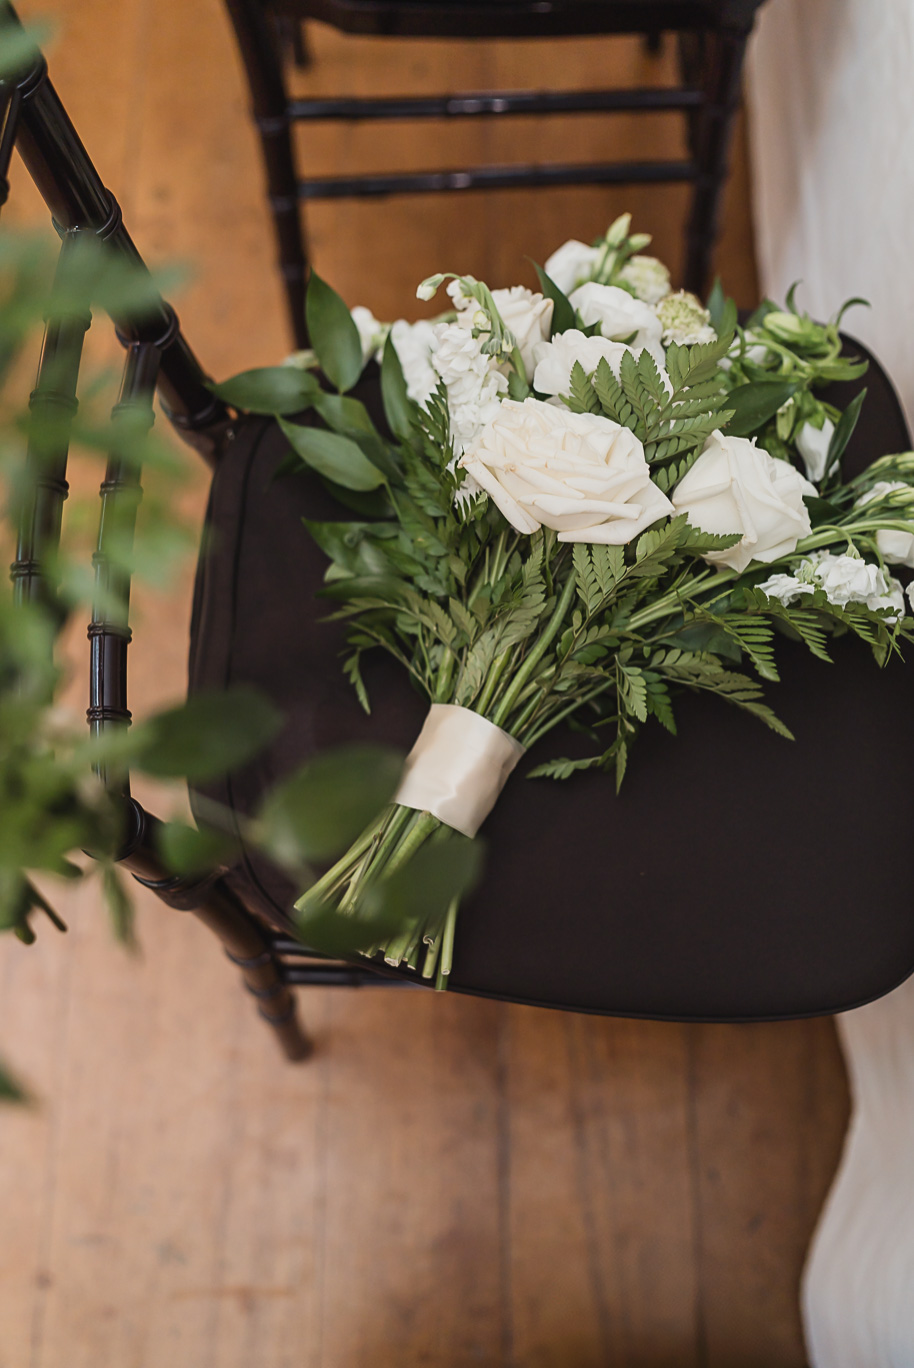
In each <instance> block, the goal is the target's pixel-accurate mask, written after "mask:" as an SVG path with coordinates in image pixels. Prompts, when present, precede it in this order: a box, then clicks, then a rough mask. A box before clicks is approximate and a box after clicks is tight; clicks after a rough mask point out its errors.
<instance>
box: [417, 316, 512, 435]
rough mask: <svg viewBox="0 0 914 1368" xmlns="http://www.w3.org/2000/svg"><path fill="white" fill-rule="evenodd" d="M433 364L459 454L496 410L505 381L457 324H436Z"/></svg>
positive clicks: (476, 340)
mask: <svg viewBox="0 0 914 1368" xmlns="http://www.w3.org/2000/svg"><path fill="white" fill-rule="evenodd" d="M432 365H433V366H434V368H435V371H436V372H437V374H438V375H439V376H440V378H441V379H442V380H443V381H444V383H445V386H446V387H447V400H448V410H449V412H450V415H451V439H452V442H453V446H454V451H455V452H456V453H457V454H458V455H459V454H460V453H461V452H463V451H464V450H465V449H466V448H467V446H469V444H470V443H471V442H472V441H473V440H474V438H475V437H476V434H477V433H478V432H479V430H480V428H482V427H484V426H485V424H486V423H489V422H491V421H492V419H493V418H494V417H495V416H496V414H497V413H498V410H499V405H500V397H499V396H500V395H502V394H504V393H505V392H506V391H507V388H508V381H507V380H506V378H505V377H504V376H503V375H502V374H501V372H500V371H498V370H497V369H496V367H495V362H494V358H493V357H491V356H486V355H485V353H484V352H483V350H482V339H481V338H478V337H474V336H473V335H472V333H470V332H468V331H467V330H466V328H462V327H461V326H460V324H459V323H438V324H437V325H436V326H435V344H434V350H433V352H432Z"/></svg>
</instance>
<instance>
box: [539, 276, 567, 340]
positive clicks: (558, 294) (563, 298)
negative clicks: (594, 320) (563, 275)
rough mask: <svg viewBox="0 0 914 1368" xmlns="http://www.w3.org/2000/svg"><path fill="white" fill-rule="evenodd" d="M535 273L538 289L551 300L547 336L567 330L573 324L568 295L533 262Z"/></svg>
mask: <svg viewBox="0 0 914 1368" xmlns="http://www.w3.org/2000/svg"><path fill="white" fill-rule="evenodd" d="M533 266H534V269H535V270H536V274H537V276H538V277H539V282H540V289H541V290H542V292H543V296H544V298H546V299H551V300H552V322H551V324H550V327H549V336H550V337H554V336H555V334H556V333H563V332H567V331H568V329H569V328H573V327H574V326H575V316H574V308H573V307H572V304H571V301H570V300H569V298H568V296H567V295H566V294H565V293H564V292H563V291H562V290H560V289H559V287H558V285H556V283H555V281H554V280H553V279H552V277H551V276H548V275H547V274H546V272H545V271H544V270H543V268H542V266H538V265H537V264H536V262H534V263H533Z"/></svg>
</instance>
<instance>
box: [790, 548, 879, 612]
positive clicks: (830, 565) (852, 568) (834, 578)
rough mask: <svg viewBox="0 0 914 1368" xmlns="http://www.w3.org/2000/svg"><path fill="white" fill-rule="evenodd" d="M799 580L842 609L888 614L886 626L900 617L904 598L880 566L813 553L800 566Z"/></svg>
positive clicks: (856, 558) (861, 560)
mask: <svg viewBox="0 0 914 1368" xmlns="http://www.w3.org/2000/svg"><path fill="white" fill-rule="evenodd" d="M798 573H799V575H800V577H801V578H805V577H807V576H808V577H809V578H810V579H811V580H812V582H813V583H814V584H815V585H817V586H819V587H821V588H822V589H824V590H825V596H826V598H827V599H828V601H829V603H833V604H835V606H836V607H838V608H843V607H844V606H845V605H846V604H848V603H863V604H865V605H866V607H867V608H870V609H872V610H873V611H879V610H880V609H881V610H883V611H885V612H891V613H892V614H893V616H892V617H891V618H890V619H889V621H890V622H897V621H898V620H899V618H901V617H903V616H904V595H903V593H902V589H901V585H900V584H899V582H898V580H897V579H894V578H893V577H892V576H891V575H887V574H886V572H885V571H884V570H883V569H882V567H881V566H880V565H874V564H873V563H872V562H871V561H865V560H864V559H863V558H862V557H861V556H856V555H854V556H852V555H848V554H846V553H845V554H844V555H840V556H836V555H834V554H833V553H832V552H830V551H813V552H812V554H811V555H810V556H808V557H807V558H806V560H805V561H804V562H803V564H802V565H801V566H800V570H799V572H798Z"/></svg>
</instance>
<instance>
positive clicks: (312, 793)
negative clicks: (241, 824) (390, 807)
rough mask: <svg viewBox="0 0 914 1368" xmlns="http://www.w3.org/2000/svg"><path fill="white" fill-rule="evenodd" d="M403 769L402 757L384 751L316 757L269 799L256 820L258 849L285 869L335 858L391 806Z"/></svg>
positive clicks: (363, 748)
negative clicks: (388, 804) (366, 826)
mask: <svg viewBox="0 0 914 1368" xmlns="http://www.w3.org/2000/svg"><path fill="white" fill-rule="evenodd" d="M402 769H403V756H402V754H401V752H400V751H397V750H394V749H393V748H391V747H389V746H378V745H367V744H365V745H348V746H340V747H337V748H336V749H334V750H332V751H328V752H325V753H323V754H321V755H318V756H316V757H315V758H314V759H313V760H311V761H309V762H308V763H307V764H306V765H304V766H303V767H302V768H301V769H300V770H299V771H298V772H297V773H296V774H295V775H293V776H292V777H291V778H290V779H287V780H285V781H284V782H283V783H280V784H279V785H277V786H276V788H274V789H273V791H272V792H271V793H270V795H269V797H268V798H267V800H266V802H265V804H264V806H263V808H262V809H261V812H260V814H259V817H258V825H259V827H260V836H259V839H260V844H261V846H262V847H263V848H264V849H265V850H266V851H267V852H268V853H269V854H271V855H272V856H273V858H274V859H276V860H277V861H278V862H279V863H280V864H284V865H287V866H288V865H295V864H299V865H301V864H304V863H305V862H306V861H310V860H316V861H322V860H328V859H331V858H332V857H333V856H335V855H339V854H340V853H341V852H342V851H343V850H345V848H346V847H347V846H348V845H349V844H350V843H351V842H352V841H354V840H355V838H356V837H357V836H358V834H359V832H360V831H361V830H362V828H363V827H364V826H365V825H366V824H367V823H368V822H369V821H370V820H371V819H372V818H373V817H375V816H376V815H377V814H378V812H380V810H381V809H382V808H383V807H384V806H385V804H387V803H389V802H390V800H391V798H392V797H393V794H394V790H395V789H396V787H397V783H398V781H399V779H400V774H401V771H402Z"/></svg>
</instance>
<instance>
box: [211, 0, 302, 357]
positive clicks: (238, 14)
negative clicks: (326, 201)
mask: <svg viewBox="0 0 914 1368" xmlns="http://www.w3.org/2000/svg"><path fill="white" fill-rule="evenodd" d="M226 7H227V9H228V14H229V18H230V20H231V22H232V25H233V27H234V30H235V36H236V38H237V40H238V49H239V52H240V54H241V59H242V61H243V63H244V68H245V72H246V74H247V79H248V86H249V88H250V92H251V101H252V104H253V113H254V122H255V123H256V125H257V131H258V132H259V134H260V145H261V150H262V153H263V161H264V168H265V170H266V176H267V193H268V196H269V202H270V209H271V211H272V214H273V225H274V228H275V232H276V241H277V245H278V248H279V266H280V270H281V272H282V277H283V281H284V282H285V288H286V299H287V302H288V307H289V319H290V322H291V325H292V335H293V337H294V339H295V345H296V346H297V347H307V345H308V332H307V327H306V325H305V279H306V275H307V257H306V253H305V235H304V228H303V226H302V219H301V212H300V207H299V199H298V183H297V179H296V175H295V166H294V162H293V158H292V137H291V133H290V123H289V113H288V97H287V95H286V88H285V82H284V80H283V74H282V66H281V63H280V59H279V53H278V51H277V44H276V41H275V39H274V35H273V32H272V30H271V26H270V22H269V20H268V18H267V15H266V11H265V7H264V5H263V0H226Z"/></svg>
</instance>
